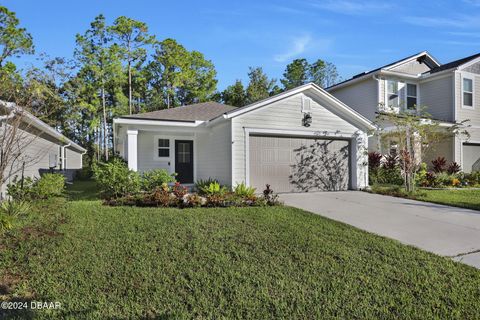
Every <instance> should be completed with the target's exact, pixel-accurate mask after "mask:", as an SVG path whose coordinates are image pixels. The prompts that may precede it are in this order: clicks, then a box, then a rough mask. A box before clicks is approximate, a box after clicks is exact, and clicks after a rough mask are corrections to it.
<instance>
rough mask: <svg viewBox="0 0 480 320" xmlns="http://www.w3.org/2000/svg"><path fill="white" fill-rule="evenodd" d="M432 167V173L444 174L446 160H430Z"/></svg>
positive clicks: (439, 158)
mask: <svg viewBox="0 0 480 320" xmlns="http://www.w3.org/2000/svg"><path fill="white" fill-rule="evenodd" d="M432 165H433V171H435V172H437V173H440V172H444V171H445V169H446V166H447V160H445V157H438V158H437V159H435V160H432Z"/></svg>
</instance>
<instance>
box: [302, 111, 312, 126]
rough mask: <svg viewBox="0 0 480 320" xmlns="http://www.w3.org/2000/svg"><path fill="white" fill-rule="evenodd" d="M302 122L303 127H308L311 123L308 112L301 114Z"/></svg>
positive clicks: (310, 116)
mask: <svg viewBox="0 0 480 320" xmlns="http://www.w3.org/2000/svg"><path fill="white" fill-rule="evenodd" d="M302 124H303V126H304V127H310V125H311V124H312V115H311V114H310V113H309V112H307V113H304V114H303V119H302Z"/></svg>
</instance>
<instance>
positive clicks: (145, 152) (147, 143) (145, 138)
mask: <svg viewBox="0 0 480 320" xmlns="http://www.w3.org/2000/svg"><path fill="white" fill-rule="evenodd" d="M157 136H162V137H163V136H164V137H165V138H171V140H170V158H168V159H160V158H158V157H157V155H158V145H157V139H156V137H157ZM137 139H138V140H137V161H138V162H137V163H138V168H137V169H138V171H139V172H144V171H149V170H154V169H166V170H168V171H169V172H170V173H174V172H175V163H174V161H175V158H174V152H175V139H178V140H181V139H183V140H193V139H194V134H193V133H182V132H176V133H171V132H165V133H162V132H155V131H139V132H138V136H137ZM193 150H194V152H195V143H194V145H193Z"/></svg>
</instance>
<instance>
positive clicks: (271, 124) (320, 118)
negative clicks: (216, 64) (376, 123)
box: [232, 93, 358, 183]
mask: <svg viewBox="0 0 480 320" xmlns="http://www.w3.org/2000/svg"><path fill="white" fill-rule="evenodd" d="M302 97H306V96H305V95H304V94H303V93H299V94H297V95H294V96H292V97H289V98H286V99H284V100H281V101H277V102H274V103H272V104H271V105H268V106H265V107H262V108H260V109H257V110H255V111H251V112H249V113H246V114H244V115H241V116H238V117H236V118H233V119H232V136H233V139H232V141H233V145H232V155H233V159H232V161H233V169H232V180H233V182H234V183H240V182H245V181H246V168H245V161H246V160H245V159H246V155H245V132H244V128H262V129H277V130H301V131H307V130H308V131H312V132H323V131H329V132H337V131H340V132H342V133H345V134H351V135H353V134H354V133H355V132H357V131H358V128H356V127H355V126H353V125H352V124H350V123H349V122H348V121H346V120H344V119H342V118H341V117H339V116H338V115H336V114H335V113H334V112H332V111H331V110H330V109H333V108H331V107H330V108H327V107H325V106H322V105H320V104H319V103H317V102H316V101H315V100H312V103H311V107H312V112H311V114H312V124H311V126H310V127H308V128H307V127H304V126H303V125H302V118H303V114H302V112H301V105H302Z"/></svg>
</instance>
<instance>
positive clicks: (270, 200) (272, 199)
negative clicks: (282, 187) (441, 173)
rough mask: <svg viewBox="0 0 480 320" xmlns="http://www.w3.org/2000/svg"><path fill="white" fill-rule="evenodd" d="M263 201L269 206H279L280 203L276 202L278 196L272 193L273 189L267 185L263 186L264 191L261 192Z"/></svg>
mask: <svg viewBox="0 0 480 320" xmlns="http://www.w3.org/2000/svg"><path fill="white" fill-rule="evenodd" d="M263 199H264V200H265V203H266V204H267V205H269V206H275V205H278V204H280V201H279V200H278V194H275V193H274V192H273V189H271V188H270V185H269V184H267V185H265V190H263Z"/></svg>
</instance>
